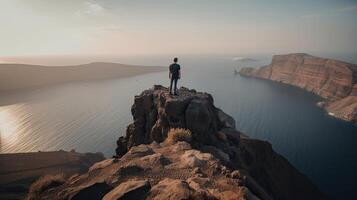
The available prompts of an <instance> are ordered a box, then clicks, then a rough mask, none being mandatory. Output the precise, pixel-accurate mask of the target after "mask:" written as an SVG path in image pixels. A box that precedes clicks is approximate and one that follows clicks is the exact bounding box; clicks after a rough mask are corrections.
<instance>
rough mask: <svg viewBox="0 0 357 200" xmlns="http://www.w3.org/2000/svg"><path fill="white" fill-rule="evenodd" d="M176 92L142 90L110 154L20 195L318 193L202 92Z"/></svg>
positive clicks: (199, 198) (174, 198) (78, 198)
mask: <svg viewBox="0 0 357 200" xmlns="http://www.w3.org/2000/svg"><path fill="white" fill-rule="evenodd" d="M178 93H179V95H178V96H171V95H169V92H168V89H167V88H165V87H162V86H154V87H153V88H152V89H149V90H145V91H143V92H142V93H141V94H140V95H138V96H136V97H135V100H134V104H133V106H132V115H133V123H131V124H130V125H128V127H127V131H126V135H125V136H124V137H120V138H119V139H118V141H117V144H118V147H117V149H116V153H117V155H116V156H114V157H113V158H112V159H107V160H104V161H102V162H98V163H96V164H95V165H93V166H92V167H91V168H90V169H89V171H88V172H87V173H85V174H82V175H77V176H72V177H71V178H69V179H68V180H66V181H65V182H64V183H63V184H61V185H56V186H55V187H53V188H51V189H46V190H44V191H42V192H41V193H40V194H35V195H33V194H29V196H28V197H29V198H28V199H29V200H30V199H58V200H61V199H63V200H65V199H66V200H67V199H73V200H82V199H83V200H84V199H85V200H92V199H93V200H94V199H104V200H118V199H133V200H134V199H135V200H140V199H147V200H161V199H165V200H166V199H167V200H181V199H192V200H211V199H212V200H213V199H221V200H229V199H238V200H244V199H251V200H258V199H265V200H272V199H277V200H295V199H296V200H300V199H311V200H312V199H314V200H316V199H326V197H325V195H324V194H322V193H321V192H320V191H319V190H318V189H317V188H316V187H315V185H314V184H312V183H311V182H310V181H309V179H308V178H306V177H305V176H304V175H303V174H301V173H300V172H299V171H298V170H296V169H295V168H294V167H293V166H292V165H291V164H290V163H289V162H288V161H287V160H286V159H285V158H283V157H282V156H280V155H279V154H277V153H276V152H274V150H273V149H272V146H271V145H270V144H269V143H268V142H265V141H260V140H255V139H250V138H248V137H246V136H244V135H243V134H241V133H240V132H239V131H237V130H236V128H235V121H234V119H233V118H232V117H230V116H229V115H227V114H225V113H224V112H223V111H222V110H220V109H219V108H216V107H215V106H214V101H213V98H212V96H211V95H210V94H207V93H202V92H196V91H195V90H189V89H187V88H180V89H179V92H178ZM175 135H176V136H175ZM175 138H176V139H175Z"/></svg>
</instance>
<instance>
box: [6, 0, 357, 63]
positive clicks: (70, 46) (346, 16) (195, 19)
mask: <svg viewBox="0 0 357 200" xmlns="http://www.w3.org/2000/svg"><path fill="white" fill-rule="evenodd" d="M0 26H1V28H0V56H23V55H56V54H82V55H87V54H170V53H187V54H190V53H194V54H197V53H200V54H201V53H202V54H210V53H218V54H227V53H229V54H239V53H265V52H269V53H287V52H338V53H341V52H342V53H344V52H348V53H351V52H357V1H352V0H349V1H346V0H295V1H287V0H271V1H267V0H261V1H256V0H176V1H173V0H0Z"/></svg>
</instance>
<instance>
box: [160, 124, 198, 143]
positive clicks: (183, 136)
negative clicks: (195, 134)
mask: <svg viewBox="0 0 357 200" xmlns="http://www.w3.org/2000/svg"><path fill="white" fill-rule="evenodd" d="M166 140H167V142H168V143H169V144H175V143H176V142H178V141H186V142H191V140H192V133H191V131H190V130H188V129H184V128H172V129H170V130H169V132H168V134H167V139H166Z"/></svg>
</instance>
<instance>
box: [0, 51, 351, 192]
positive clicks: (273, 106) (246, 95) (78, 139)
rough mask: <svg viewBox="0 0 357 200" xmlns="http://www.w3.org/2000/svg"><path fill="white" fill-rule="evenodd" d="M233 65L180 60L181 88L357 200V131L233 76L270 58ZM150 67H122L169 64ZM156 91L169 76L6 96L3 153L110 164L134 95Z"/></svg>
mask: <svg viewBox="0 0 357 200" xmlns="http://www.w3.org/2000/svg"><path fill="white" fill-rule="evenodd" d="M236 57H237V56H236ZM234 58H235V57H230V56H216V57H210V58H207V57H192V56H191V57H185V56H183V57H180V60H179V61H180V63H181V65H182V80H180V82H179V85H180V86H185V87H189V88H194V89H196V90H199V91H205V92H209V93H211V94H212V95H213V97H214V100H215V104H216V106H217V107H220V108H221V109H222V110H224V111H225V112H227V113H228V114H230V115H232V116H233V117H234V118H235V120H236V124H237V129H239V130H241V131H242V132H244V133H245V134H247V135H249V136H250V137H252V138H258V139H262V140H267V141H269V142H270V143H271V144H272V146H273V148H274V150H275V151H277V152H278V153H280V154H281V155H283V156H284V157H285V158H287V159H288V160H289V161H290V162H291V163H292V164H293V165H294V166H295V167H297V168H298V169H299V170H300V171H301V172H303V173H304V174H306V175H307V176H308V177H309V178H310V179H311V180H312V181H313V182H314V183H315V184H316V185H318V187H319V188H320V189H321V190H322V191H323V192H325V193H327V194H329V195H330V196H332V197H334V198H336V199H357V194H355V191H354V189H356V188H355V186H356V185H355V180H356V179H357V171H356V169H357V151H356V148H355V145H356V141H357V126H356V125H354V124H352V123H349V122H345V121H341V120H337V119H334V118H332V117H330V116H328V115H327V114H326V113H325V112H324V110H322V109H320V108H318V107H317V106H316V105H315V104H316V103H317V102H318V101H321V100H322V99H321V98H319V97H317V96H316V95H314V94H311V93H308V92H305V91H303V90H301V89H298V88H295V87H292V86H287V85H282V84H279V83H274V82H271V81H266V80H259V79H254V78H244V77H240V76H239V75H235V74H234V69H238V68H239V67H257V66H260V65H264V64H267V63H269V62H270V60H269V59H270V58H269V59H266V57H265V58H257V57H252V59H254V61H252V62H243V63H242V62H239V59H238V60H237V59H234ZM145 59H147V58H131V59H126V60H125V59H124V60H123V61H120V62H121V63H128V64H139V65H142V64H145V62H147V63H148V65H153V64H156V65H160V66H162V65H167V64H169V62H170V60H171V58H168V57H162V58H155V59H150V60H145ZM246 60H247V59H246ZM154 84H162V85H165V86H167V85H168V84H169V81H168V73H167V72H159V73H152V74H145V75H140V76H135V77H131V78H123V79H117V80H106V81H87V82H77V83H67V84H61V85H56V86H47V87H39V88H34V89H31V90H22V91H18V92H7V93H2V94H0V105H1V107H0V131H1V141H0V145H1V146H0V148H1V153H12V152H25V151H49V150H59V149H64V150H71V149H75V150H76V151H80V152H88V151H90V152H103V153H104V154H105V155H106V156H107V157H110V156H112V155H113V154H114V149H115V146H116V139H117V138H118V137H119V136H121V135H124V134H125V129H126V126H127V125H128V124H129V123H130V122H131V121H132V117H131V113H130V108H131V105H132V103H133V99H134V95H136V94H139V93H140V92H141V91H142V90H144V89H147V88H150V87H152V85H154Z"/></svg>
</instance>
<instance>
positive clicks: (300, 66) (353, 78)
mask: <svg viewBox="0 0 357 200" xmlns="http://www.w3.org/2000/svg"><path fill="white" fill-rule="evenodd" d="M239 73H240V74H241V75H244V76H250V77H257V78H263V79H270V80H273V81H278V82H281V83H285V84H289V85H294V86H297V87H300V88H303V89H305V90H307V91H310V92H313V93H315V94H317V95H319V96H321V97H323V98H325V99H326V102H325V103H323V104H320V105H323V107H324V108H325V109H326V110H327V111H328V112H329V113H330V114H331V115H333V116H335V117H337V118H340V119H343V120H347V121H353V122H356V121H357V65H355V64H350V63H346V62H342V61H337V60H332V59H326V58H319V57H315V56H311V55H308V54H303V53H296V54H288V55H276V56H274V57H273V59H272V62H271V64H270V65H267V66H263V67H260V68H242V69H241V70H240V72H239Z"/></svg>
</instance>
